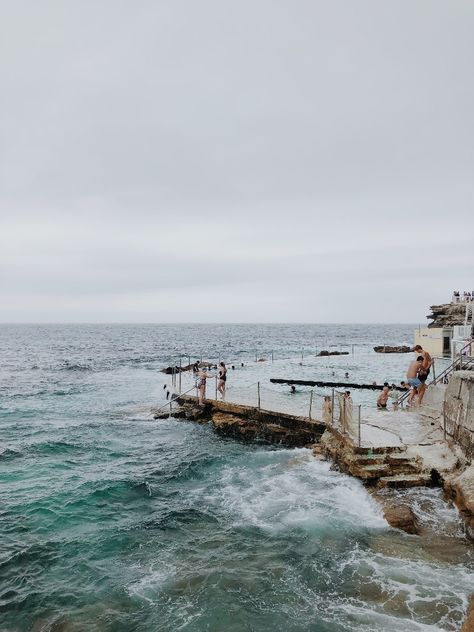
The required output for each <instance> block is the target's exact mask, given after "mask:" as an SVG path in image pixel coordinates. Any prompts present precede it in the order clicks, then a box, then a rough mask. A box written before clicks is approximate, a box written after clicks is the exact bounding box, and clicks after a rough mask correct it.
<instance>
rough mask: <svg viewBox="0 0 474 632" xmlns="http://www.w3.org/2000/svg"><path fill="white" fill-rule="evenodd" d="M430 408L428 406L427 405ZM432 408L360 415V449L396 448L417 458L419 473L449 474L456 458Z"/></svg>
mask: <svg viewBox="0 0 474 632" xmlns="http://www.w3.org/2000/svg"><path fill="white" fill-rule="evenodd" d="M428 404H430V402H428ZM432 410H433V408H432V407H431V406H430V405H428V406H427V407H426V408H425V407H423V406H422V407H421V408H419V409H416V408H415V409H411V410H398V411H373V412H370V413H369V414H366V415H364V417H363V419H362V424H361V447H364V448H382V447H398V448H400V449H402V450H405V451H406V452H407V454H408V455H409V456H411V457H414V458H416V457H420V458H421V459H422V461H423V469H424V470H429V469H432V468H434V469H436V470H438V471H439V472H440V473H442V472H449V471H451V470H453V469H454V468H455V467H456V465H457V463H458V456H457V455H456V453H455V452H454V450H453V449H452V448H451V447H450V445H449V443H448V441H446V440H445V439H444V432H443V429H442V427H441V425H440V420H439V416H438V419H434V418H433V415H432Z"/></svg>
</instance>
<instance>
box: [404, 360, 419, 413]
mask: <svg viewBox="0 0 474 632" xmlns="http://www.w3.org/2000/svg"><path fill="white" fill-rule="evenodd" d="M422 367H423V356H421V355H419V356H418V357H417V359H416V360H413V362H410V366H409V367H408V371H407V382H408V384H409V385H410V386H411V391H410V395H409V396H408V406H411V405H412V403H413V398H414V397H415V395H416V394H417V393H418V392H419V391H418V389H419V388H420V386H421V384H422V382H421V380H420V379H419V378H418V372H419V371H421V369H422Z"/></svg>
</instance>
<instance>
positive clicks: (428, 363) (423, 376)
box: [415, 345, 433, 404]
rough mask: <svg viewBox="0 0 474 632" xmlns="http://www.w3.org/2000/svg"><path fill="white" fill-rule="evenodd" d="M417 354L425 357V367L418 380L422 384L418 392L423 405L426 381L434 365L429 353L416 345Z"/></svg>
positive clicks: (419, 372) (419, 373)
mask: <svg viewBox="0 0 474 632" xmlns="http://www.w3.org/2000/svg"><path fill="white" fill-rule="evenodd" d="M415 352H416V353H417V355H419V356H423V367H422V369H421V371H418V379H419V380H420V382H421V386H420V388H419V390H418V403H419V404H421V402H422V400H423V395H424V394H425V391H426V379H427V377H428V375H429V374H430V369H431V365H432V364H433V358H432V357H431V356H430V354H429V353H428V351H425V350H424V349H423V347H422V346H421V345H416V347H415Z"/></svg>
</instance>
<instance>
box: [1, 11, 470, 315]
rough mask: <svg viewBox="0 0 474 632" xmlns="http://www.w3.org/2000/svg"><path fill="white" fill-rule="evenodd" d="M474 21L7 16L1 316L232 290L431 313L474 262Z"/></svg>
mask: <svg viewBox="0 0 474 632" xmlns="http://www.w3.org/2000/svg"><path fill="white" fill-rule="evenodd" d="M473 27H474V7H473V5H472V3H470V2H468V1H467V0H466V1H462V0H456V2H453V3H446V2H444V1H441V0H414V1H413V2H411V3H409V4H408V3H401V2H397V1H395V0H387V1H386V2H383V3H382V2H380V1H379V0H359V1H358V2H357V3H354V2H352V0H334V1H333V2H330V3H328V2H322V1H317V0H316V1H314V0H311V1H310V0H297V1H296V2H292V3H290V2H283V1H282V2H280V1H278V2H275V1H274V0H259V2H250V1H249V0H243V1H241V2H238V3H236V2H230V1H226V0H203V1H201V2H199V3H197V2H191V1H189V0H188V1H185V0H175V1H171V0H169V1H168V0H165V1H164V2H160V3H156V2H152V1H151V0H149V1H145V2H142V3H139V4H138V5H134V6H132V5H131V4H130V3H129V2H123V1H121V0H118V1H117V0H115V1H113V2H112V0H102V1H100V2H92V1H91V0H85V1H84V2H81V3H63V2H60V1H59V0H56V1H53V0H46V1H45V2H42V3H35V2H32V1H28V0H23V1H22V0H19V2H15V3H10V4H9V5H6V4H5V5H4V6H3V9H2V20H1V23H0V60H1V61H0V81H1V82H2V87H3V90H2V103H1V104H0V194H1V197H0V216H1V218H2V224H3V226H4V230H3V231H2V234H0V266H1V269H2V279H1V281H2V290H3V296H4V298H5V299H6V308H5V310H4V312H3V313H2V314H1V315H0V318H1V319H2V320H11V319H13V320H15V319H23V320H24V319H25V316H24V314H25V313H27V314H29V315H31V314H32V313H33V314H36V316H35V317H37V318H45V319H46V318H51V317H52V316H51V315H52V314H53V315H54V314H56V317H54V319H55V320H61V318H67V319H71V318H72V319H74V316H73V313H72V311H73V309H77V308H78V304H76V303H74V301H72V298H73V297H74V296H78V297H79V296H80V297H81V298H82V304H81V305H79V307H80V310H78V311H77V314H78V318H80V319H83V318H86V319H88V320H94V319H95V318H100V319H103V318H106V319H107V318H110V317H111V316H113V315H114V311H113V310H111V311H110V312H107V306H106V305H102V304H101V303H100V296H101V295H104V296H112V295H117V296H121V297H123V296H125V295H126V296H128V297H129V301H130V304H131V305H132V304H135V305H136V309H134V308H133V307H130V309H129V310H128V311H126V312H123V318H132V319H134V320H135V319H136V320H140V319H142V318H145V319H147V318H149V315H150V314H149V313H147V312H146V304H147V300H148V301H149V303H150V304H153V305H154V306H155V307H154V309H153V310H151V314H155V319H158V320H160V319H161V317H162V315H163V318H164V317H165V316H166V315H168V316H166V317H167V318H169V314H171V315H172V314H173V313H174V314H178V313H180V310H181V309H182V305H183V304H186V295H187V294H189V293H193V296H194V295H195V293H196V292H201V293H202V296H205V297H206V300H209V301H211V302H212V301H213V302H215V303H217V304H222V300H221V298H222V297H227V296H228V295H227V293H226V288H235V290H234V292H235V293H238V295H239V301H238V305H237V306H236V308H235V310H237V311H238V313H239V314H240V316H239V317H240V319H242V320H255V319H263V320H266V319H269V318H270V316H271V315H272V307H271V305H274V304H275V302H276V303H277V304H278V305H280V304H281V302H283V304H285V301H286V303H288V306H287V307H285V310H284V314H286V315H287V317H288V318H292V319H296V320H298V319H299V320H301V317H300V312H299V311H298V310H303V311H304V310H306V311H304V313H305V318H304V319H305V320H307V319H311V314H314V316H313V318H314V319H316V320H318V318H320V317H321V318H322V317H324V318H325V319H335V320H341V319H342V318H341V312H342V311H343V310H342V307H341V306H340V305H338V296H340V294H341V287H344V292H345V294H346V295H347V296H350V300H351V303H352V306H353V313H351V316H350V317H351V318H353V319H354V320H364V319H367V318H369V317H370V316H371V314H377V317H378V318H380V319H382V320H391V321H394V320H404V321H406V320H411V319H414V318H415V315H416V314H418V313H420V311H422V313H424V312H425V309H426V304H427V303H429V302H436V301H437V300H443V299H445V298H447V297H448V296H449V295H450V292H451V290H452V288H453V287H454V286H459V285H460V284H462V283H461V282H463V283H464V282H466V283H468V280H469V279H468V277H469V274H472V270H473V269H474V255H473V250H474V249H473V248H472V246H471V244H472V233H473V229H474V221H473V219H472V218H473V217H474V213H473V208H472V200H473V199H474V181H473V179H472V173H473V167H474V123H473V119H472V111H474V82H473V79H472V71H471V63H472V59H473V57H474V40H473V38H472V32H473ZM207 266H209V267H207ZM202 268H204V270H205V272H204V274H203V273H202V272H201V270H202ZM279 283H280V287H278V284H279ZM332 283H336V284H337V287H336V288H333V287H331V284H332ZM344 284H346V285H344ZM348 284H350V285H351V287H349V288H348V287H347V285H348ZM411 284H416V285H418V287H417V291H416V292H415V293H414V292H413V287H412V285H411ZM420 286H421V287H420ZM308 287H309V288H310V291H311V292H312V295H313V296H314V297H315V298H314V299H308ZM374 287H376V288H377V291H374ZM351 288H352V289H351ZM163 292H168V295H169V296H168V299H167V300H168V303H167V307H166V312H160V309H161V305H162V303H163V294H162V293H163ZM259 292H260V293H262V296H261V297H260V296H259V294H258V293H259ZM394 292H396V293H397V294H398V295H400V296H405V297H406V299H407V306H404V305H403V302H402V301H400V300H399V301H398V303H397V302H393V304H392V303H391V301H392V298H393V294H394ZM41 293H44V295H45V296H46V295H48V296H49V299H48V300H49V303H48V305H47V306H46V305H42V306H41V305H40V304H39V303H38V296H39V295H40V294H41ZM140 293H144V295H146V298H143V301H142V300H141V299H138V298H137V296H138V295H139V294H140ZM28 295H30V300H28ZM60 295H67V296H69V297H70V298H71V302H70V308H68V309H65V306H64V303H63V302H61V301H58V300H57V299H55V298H54V297H55V296H60ZM234 296H235V294H234ZM322 296H324V297H327V299H326V300H327V301H328V302H330V303H331V304H330V305H324V309H322V308H321V307H320V306H318V303H317V300H316V297H322ZM84 297H87V298H86V299H85V298H84ZM231 298H232V296H231ZM265 298H267V299H268V305H269V306H268V307H265ZM290 303H295V304H296V306H294V307H293V306H291V305H290ZM255 305H260V307H259V308H258V309H255V311H254V310H253V306H255ZM144 306H145V307H144ZM305 306H306V307H305ZM220 309H221V311H220V312H219V313H220V314H221V318H223V319H226V318H228V317H229V313H228V311H227V307H226V308H224V306H223V307H221V308H220ZM55 310H56V311H55ZM140 310H142V311H140ZM173 310H174V311H173ZM235 310H234V311H235ZM321 310H322V311H321ZM303 311H301V314H302V313H303ZM204 316H205V310H203V317H204ZM344 317H347V314H346V313H344Z"/></svg>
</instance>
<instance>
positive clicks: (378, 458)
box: [351, 454, 387, 467]
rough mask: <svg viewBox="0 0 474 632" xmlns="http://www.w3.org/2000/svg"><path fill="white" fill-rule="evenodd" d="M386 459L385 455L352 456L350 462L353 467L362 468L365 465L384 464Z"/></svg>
mask: <svg viewBox="0 0 474 632" xmlns="http://www.w3.org/2000/svg"><path fill="white" fill-rule="evenodd" d="M386 459H387V455H386V454H354V455H353V456H352V459H351V461H352V463H354V465H360V466H361V467H364V466H365V465H381V464H382V463H385V462H386Z"/></svg>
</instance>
